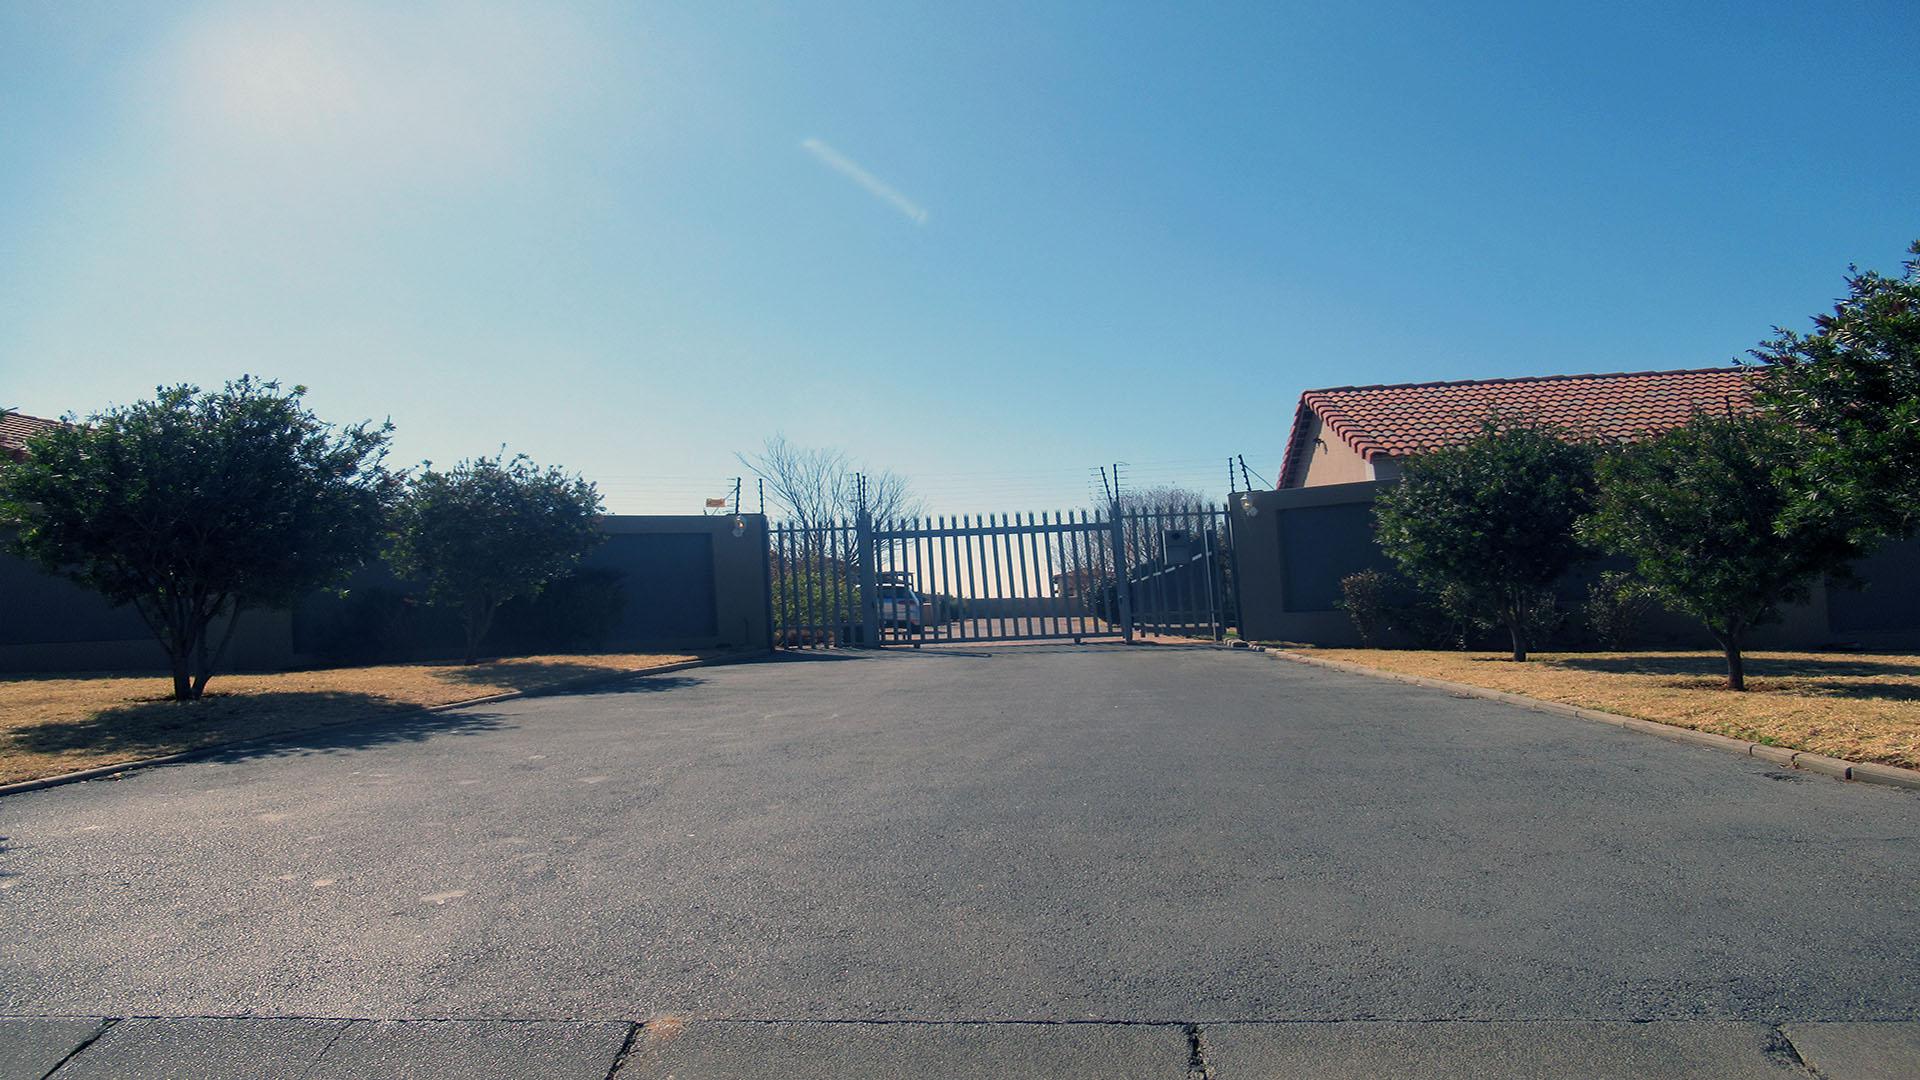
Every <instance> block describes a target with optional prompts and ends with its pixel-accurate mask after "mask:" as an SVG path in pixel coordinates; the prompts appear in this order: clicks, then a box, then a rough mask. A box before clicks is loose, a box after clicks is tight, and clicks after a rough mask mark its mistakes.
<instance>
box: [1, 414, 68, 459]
mask: <svg viewBox="0 0 1920 1080" xmlns="http://www.w3.org/2000/svg"><path fill="white" fill-rule="evenodd" d="M59 426H60V421H58V420H45V419H42V418H41V417H38V416H28V415H27V414H25V413H5V414H0V457H5V458H7V459H8V460H9V461H25V460H26V459H27V440H28V439H30V438H32V437H33V436H35V435H38V434H40V433H41V432H43V431H47V430H49V429H51V428H56V427H59Z"/></svg>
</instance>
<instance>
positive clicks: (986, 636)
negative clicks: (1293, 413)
mask: <svg viewBox="0 0 1920 1080" xmlns="http://www.w3.org/2000/svg"><path fill="white" fill-rule="evenodd" d="M1230 528H1231V517H1230V515H1229V514H1228V513H1227V512H1226V511H1225V510H1224V509H1222V508H1218V507H1209V506H1193V507H1162V508H1157V509H1116V510H1108V511H1086V510H1080V511H1067V512H1058V513H1041V514H998V515H995V514H987V515H982V516H979V517H969V516H961V517H954V518H948V517H933V518H911V519H904V520H899V521H886V522H877V521H874V520H872V519H871V518H869V517H867V516H866V515H860V516H859V517H857V518H856V519H855V520H853V521H827V522H822V523H813V524H808V523H795V522H789V523H785V524H779V525H775V526H774V527H773V528H772V529H771V530H770V531H769V541H770V545H771V550H770V552H769V557H770V568H769V570H770V581H771V584H772V590H771V591H772V608H773V611H772V620H771V621H772V625H773V637H774V644H775V645H776V646H779V647H781V648H787V649H808V648H836V647H847V646H862V645H869V644H871V645H875V646H885V645H912V646H915V647H918V646H920V645H931V644H945V643H950V642H988V641H1055V640H1064V641H1084V640H1095V639H1118V640H1124V641H1131V640H1133V639H1134V638H1136V637H1162V638H1203V639H1208V640H1219V639H1220V638H1221V637H1222V636H1223V635H1224V634H1225V631H1226V627H1227V626H1228V625H1229V624H1230V622H1231V611H1232V605H1231V604H1230V603H1229V601H1228V593H1229V591H1230V587H1231V584H1232V581H1231V568H1230V565H1229V562H1230V560H1229V558H1228V555H1229V553H1230V551H1231V538H1230V536H1229V535H1228V530H1229V529H1230Z"/></svg>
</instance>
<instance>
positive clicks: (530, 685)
mask: <svg viewBox="0 0 1920 1080" xmlns="http://www.w3.org/2000/svg"><path fill="white" fill-rule="evenodd" d="M439 673H440V674H441V675H443V676H445V677H446V678H448V679H450V680H452V681H454V682H457V683H463V684H466V685H469V686H473V687H476V688H480V689H483V690H484V691H485V692H487V693H502V692H503V691H502V690H501V689H500V688H501V687H503V686H504V687H506V688H507V689H509V690H518V691H521V692H523V693H539V692H542V691H546V690H556V691H557V690H564V689H565V688H566V686H567V684H569V683H575V682H580V681H582V680H586V679H599V678H607V679H613V678H618V677H620V676H623V675H631V676H634V677H635V678H639V677H640V676H643V675H645V674H646V671H645V670H632V669H629V668H624V667H619V666H617V665H614V664H596V663H594V662H593V661H592V660H591V659H590V658H589V659H584V660H520V659H511V658H509V659H505V660H488V661H485V662H482V663H478V664H474V665H472V666H452V667H446V668H440V669H439Z"/></svg>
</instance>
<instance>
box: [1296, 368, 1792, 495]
mask: <svg viewBox="0 0 1920 1080" xmlns="http://www.w3.org/2000/svg"><path fill="white" fill-rule="evenodd" d="M1754 407H1755V406H1754V402H1753V392H1752V385H1751V374H1750V373H1749V372H1748V370H1747V369H1745V368H1696V369H1691V370H1685V371H1628V372H1620V373H1616V374H1602V375H1541V376H1535V377H1532V378H1520V379H1473V380H1468V381H1464V382H1427V383H1402V384H1398V385H1392V386H1336V387H1331V388H1328V389H1325V390H1309V391H1307V392H1306V393H1304V394H1301V395H1300V404H1299V406H1298V407H1297V408H1296V409H1295V410H1294V414H1293V433H1292V435H1291V437H1290V438H1289V439H1288V440H1287V452H1286V460H1285V462H1284V464H1282V465H1281V468H1280V482H1279V486H1280V487H1281V488H1303V487H1319V486H1322V485H1325V484H1352V483H1359V482H1361V481H1366V480H1391V479H1393V478H1395V477H1396V476H1398V475H1399V473H1400V463H1401V462H1402V461H1404V460H1406V459H1407V458H1409V457H1412V456H1414V455H1417V454H1424V453H1429V452H1431V451H1434V450H1438V449H1441V448H1442V447H1447V446H1458V445H1459V444H1461V443H1464V442H1466V441H1468V440H1470V439H1472V438H1473V437H1474V435H1476V434H1478V433H1479V431H1480V426H1481V424H1482V423H1483V422H1484V421H1485V420H1486V419H1487V418H1488V417H1489V416H1492V415H1495V414H1498V415H1500V416H1502V417H1507V418H1512V419H1520V420H1525V421H1528V422H1531V423H1536V424H1543V425H1550V426H1553V427H1557V428H1560V429H1562V430H1564V431H1566V432H1567V433H1568V434H1569V435H1571V436H1573V437H1575V438H1579V439H1582V440H1593V441H1601V442H1620V441H1627V440H1633V439H1640V438H1645V437H1647V436H1648V435H1657V434H1659V433H1661V432H1663V431H1667V430H1669V429H1671V428H1675V427H1678V426H1680V425H1681V424H1684V423H1686V422H1687V418H1688V417H1690V416H1692V415H1693V414H1694V413H1695V412H1713V413H1722V412H1726V411H1728V410H1734V411H1739V412H1747V411H1751V410H1752V409H1753V408H1754Z"/></svg>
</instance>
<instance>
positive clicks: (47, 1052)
mask: <svg viewBox="0 0 1920 1080" xmlns="http://www.w3.org/2000/svg"><path fill="white" fill-rule="evenodd" d="M105 1023H106V1021H105V1020H99V1019H95V1018H93V1017H90V1016H89V1017H74V1018H69V1017H59V1018H52V1019H43V1018H39V1017H19V1018H13V1019H6V1020H0V1080H15V1078H16V1077H19V1078H21V1080H40V1078H41V1077H43V1076H45V1075H47V1073H49V1072H51V1071H52V1070H53V1067H54V1066H55V1065H58V1064H60V1062H62V1061H64V1060H65V1059H66V1057H67V1055H68V1054H71V1053H73V1051H74V1048H75V1047H78V1046H79V1045H80V1044H81V1043H84V1042H86V1041H87V1040H88V1039H91V1038H93V1036H94V1034H95V1033H96V1032H98V1031H99V1030H100V1028H101V1027H102V1026H103V1025H104V1024H105Z"/></svg>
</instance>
